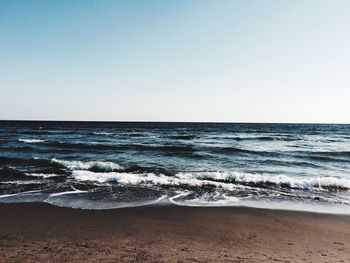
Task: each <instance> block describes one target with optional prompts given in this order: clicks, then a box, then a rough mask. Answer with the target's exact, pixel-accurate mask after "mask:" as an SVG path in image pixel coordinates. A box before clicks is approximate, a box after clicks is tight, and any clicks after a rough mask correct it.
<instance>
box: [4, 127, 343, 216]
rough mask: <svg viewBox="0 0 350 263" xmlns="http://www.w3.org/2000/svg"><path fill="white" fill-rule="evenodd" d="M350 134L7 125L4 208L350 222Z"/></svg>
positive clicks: (322, 129)
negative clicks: (234, 209) (233, 212)
mask: <svg viewBox="0 0 350 263" xmlns="http://www.w3.org/2000/svg"><path fill="white" fill-rule="evenodd" d="M349 190H350V125H325V124H324V125H322V124H317V125H316V124H241V123H232V124H224V123H141V122H139V123H135V122H134V123H127V122H19V121H18V122H14V121H13V122H11V121H1V122H0V202H3V203H8V202H46V203H51V204H54V205H57V206H65V207H73V208H84V209H109V208H119V207H131V206H140V205H149V204H159V205H163V204H168V203H173V204H176V205H185V206H253V207H261V208H278V209H293V210H307V211H317V212H329V213H342V214H350V191H349Z"/></svg>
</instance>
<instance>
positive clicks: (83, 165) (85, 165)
mask: <svg viewBox="0 0 350 263" xmlns="http://www.w3.org/2000/svg"><path fill="white" fill-rule="evenodd" d="M52 162H55V163H59V164H61V165H63V166H65V167H67V168H69V169H70V170H89V169H91V168H93V167H96V168H98V169H100V170H103V171H106V172H111V171H113V170H119V169H122V168H123V167H122V166H120V165H119V164H116V163H113V162H102V161H87V162H82V161H65V160H58V159H56V158H53V159H52Z"/></svg>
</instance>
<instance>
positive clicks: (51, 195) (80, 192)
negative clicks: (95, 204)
mask: <svg viewBox="0 0 350 263" xmlns="http://www.w3.org/2000/svg"><path fill="white" fill-rule="evenodd" d="M87 192H88V191H83V190H78V189H74V190H73V191H66V192H60V193H54V194H50V196H49V197H55V196H61V195H71V194H82V193H87Z"/></svg>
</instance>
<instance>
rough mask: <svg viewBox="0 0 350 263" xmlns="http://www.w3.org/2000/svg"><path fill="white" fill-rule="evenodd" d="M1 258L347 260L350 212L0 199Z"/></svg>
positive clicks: (77, 260)
mask: <svg viewBox="0 0 350 263" xmlns="http://www.w3.org/2000/svg"><path fill="white" fill-rule="evenodd" d="M0 262H350V217H347V216H339V215H338V216H337V215H325V214H315V213H302V212H287V211H273V210H264V209H253V208H238V207H236V208H191V207H176V206H151V207H150V206H149V207H139V208H126V209H115V210H102V211H91V210H76V209H69V208H59V207H54V206H51V205H47V204H1V205H0Z"/></svg>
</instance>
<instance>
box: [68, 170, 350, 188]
mask: <svg viewBox="0 0 350 263" xmlns="http://www.w3.org/2000/svg"><path fill="white" fill-rule="evenodd" d="M72 177H73V178H74V179H76V180H79V181H95V182H98V183H107V182H117V183H120V184H131V185H139V184H152V185H171V186H182V185H188V186H196V187H198V186H215V187H220V188H223V189H226V190H233V189H237V187H244V186H248V187H271V186H276V187H283V188H295V189H309V190H317V189H319V190H321V189H323V190H329V191H338V190H349V189H350V179H347V178H339V177H330V176H324V177H292V176H287V175H270V174H254V173H243V172H181V173H177V174H175V176H166V175H163V174H155V173H145V174H133V173H125V172H111V173H94V172H91V171H79V170H78V171H73V173H72Z"/></svg>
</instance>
